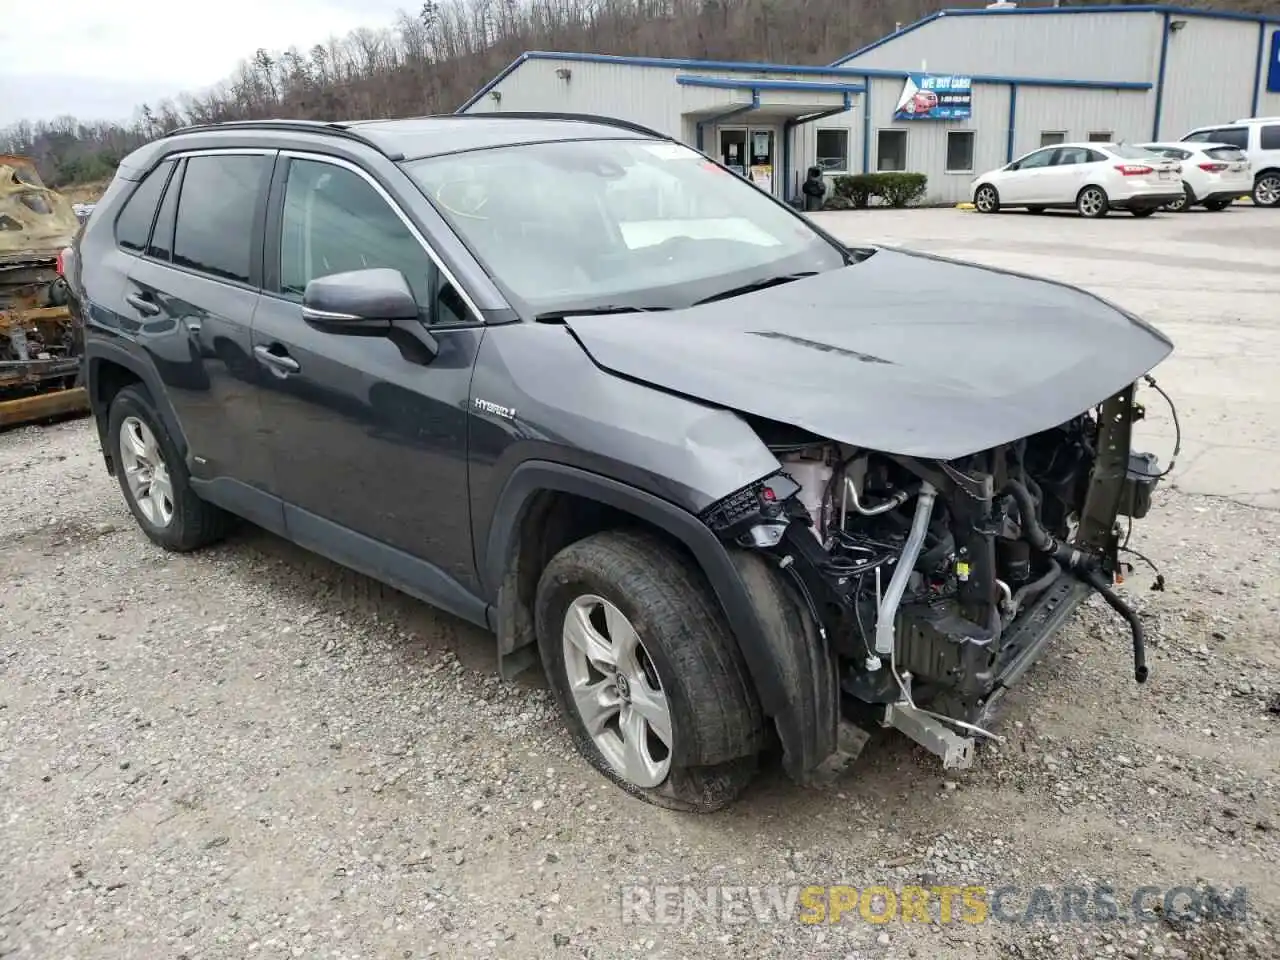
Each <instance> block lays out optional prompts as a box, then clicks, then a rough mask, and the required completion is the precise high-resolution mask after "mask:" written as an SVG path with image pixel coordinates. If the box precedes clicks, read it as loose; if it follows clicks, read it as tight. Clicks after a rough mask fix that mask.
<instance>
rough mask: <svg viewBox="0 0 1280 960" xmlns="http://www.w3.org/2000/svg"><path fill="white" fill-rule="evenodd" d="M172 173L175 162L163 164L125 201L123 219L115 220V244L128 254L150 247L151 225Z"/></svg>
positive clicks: (149, 174) (146, 177)
mask: <svg viewBox="0 0 1280 960" xmlns="http://www.w3.org/2000/svg"><path fill="white" fill-rule="evenodd" d="M171 169H173V161H172V160H169V161H166V162H165V163H162V164H160V166H158V167H156V168H155V169H154V170H152V171H151V172H150V173H148V174H147V175H146V176H145V177H143V178H142V182H141V183H139V184H138V186H137V187H136V188H134V191H133V193H132V194H130V195H129V199H128V200H126V201H125V204H124V207H123V209H121V211H120V216H119V217H118V218H117V219H116V243H118V244H120V246H122V247H124V248H125V249H126V250H133V251H135V252H141V250H142V249H143V248H144V247H145V246H146V245H147V237H148V235H150V233H151V221H152V220H154V219H155V217H156V207H157V206H158V205H159V203H160V194H162V193H163V192H164V185H165V183H166V182H167V181H168V179H169V171H170V170H171Z"/></svg>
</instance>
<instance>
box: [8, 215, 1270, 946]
mask: <svg viewBox="0 0 1280 960" xmlns="http://www.w3.org/2000/svg"><path fill="white" fill-rule="evenodd" d="M955 216H960V215H959V214H955ZM1126 225H1127V224H1126ZM0 475H2V476H3V477H4V478H5V480H6V483H5V484H4V485H3V486H0V585H2V586H0V824H2V825H3V826H2V829H0V956H6V957H7V956H10V955H12V956H15V957H40V958H63V957H66V958H72V957H74V958H81V957H111V958H125V957H130V958H147V960H151V958H179V957H185V958H191V960H195V958H243V957H251V956H263V957H325V958H330V957H331V958H355V957H364V958H393V957H404V958H411V957H424V956H458V957H544V958H553V957H565V958H612V957H724V956H734V955H736V956H743V957H762V958H763V957H796V956H815V957H826V956H830V957H834V958H849V957H857V958H877V960H880V958H883V960H896V958H905V957H919V958H922V960H950V958H962V957H963V958H970V957H978V958H988V957H990V958H996V957H1014V958H1026V960H1031V958H1036V960H1040V958H1044V960H1048V958H1076V957H1080V958H1094V957H1108V958H1110V957H1137V958H1146V957H1167V958H1178V957H1181V958H1188V960H1190V958H1209V957H1222V958H1243V957H1275V956H1277V955H1280V944H1278V943H1277V938H1278V937H1280V930H1278V929H1277V924H1276V920H1277V918H1280V879H1277V876H1278V874H1277V864H1278V861H1280V778H1278V773H1277V763H1276V756H1277V753H1276V741H1277V732H1278V731H1280V715H1278V714H1280V699H1278V698H1280V653H1278V652H1277V645H1276V628H1275V623H1276V617H1277V613H1278V612H1280V553H1278V552H1277V550H1276V547H1275V545H1276V544H1277V543H1280V512H1276V511H1274V510H1269V509H1262V508H1259V507H1256V506H1248V505H1244V504H1241V503H1236V502H1233V501H1232V500H1230V499H1227V498H1224V497H1220V496H1206V495H1198V494H1193V493H1189V492H1186V491H1184V490H1179V489H1177V488H1176V486H1170V487H1166V488H1163V489H1162V490H1161V491H1160V492H1159V494H1158V497H1157V502H1156V507H1155V509H1154V510H1153V513H1152V516H1151V518H1150V519H1149V520H1148V521H1147V522H1145V523H1144V524H1142V525H1141V527H1140V530H1139V532H1138V533H1137V534H1135V545H1136V546H1137V547H1138V548H1139V549H1140V550H1142V551H1143V552H1144V553H1146V554H1147V555H1148V556H1150V557H1151V558H1152V559H1153V560H1155V561H1156V562H1157V563H1158V564H1159V565H1160V566H1161V568H1162V569H1163V570H1164V573H1165V576H1166V578H1167V581H1168V589H1167V591H1166V592H1164V593H1158V592H1152V591H1151V590H1150V589H1149V586H1150V584H1151V582H1152V577H1151V575H1150V573H1149V572H1144V571H1142V570H1138V571H1135V572H1134V574H1133V575H1132V577H1131V578H1130V579H1129V580H1128V582H1127V584H1126V585H1125V587H1124V588H1123V589H1124V590H1125V592H1126V594H1127V595H1128V597H1129V598H1130V599H1131V601H1132V602H1133V603H1135V605H1137V606H1138V607H1139V609H1140V610H1141V611H1142V612H1143V613H1144V615H1145V616H1146V617H1147V618H1148V623H1149V625H1150V632H1151V640H1150V644H1151V646H1150V651H1149V662H1150V664H1151V667H1152V678H1151V680H1150V682H1149V683H1148V684H1147V685H1146V686H1145V687H1141V688H1140V687H1137V686H1135V684H1134V683H1133V682H1132V670H1131V663H1130V659H1129V648H1128V635H1127V632H1126V631H1125V630H1123V629H1122V627H1121V624H1120V623H1119V621H1118V620H1116V618H1115V617H1114V616H1113V615H1112V614H1111V613H1110V611H1109V610H1108V609H1107V608H1105V607H1102V606H1100V605H1096V604H1094V605H1090V606H1088V607H1086V609H1084V610H1083V612H1082V613H1081V614H1080V615H1079V616H1078V617H1077V618H1076V619H1075V620H1074V621H1073V623H1072V624H1071V625H1070V627H1069V628H1068V629H1067V631H1066V632H1065V634H1064V636H1063V638H1062V640H1061V642H1060V643H1058V644H1057V645H1056V647H1054V648H1053V650H1052V651H1051V652H1050V653H1049V654H1048V655H1047V656H1046V658H1045V659H1044V660H1043V661H1042V662H1041V664H1040V665H1039V666H1038V667H1037V668H1036V669H1035V670H1034V671H1033V672H1032V673H1031V674H1030V675H1029V676H1028V678H1027V679H1026V680H1024V682H1023V684H1022V685H1021V686H1020V687H1019V688H1018V689H1017V690H1016V691H1015V692H1014V693H1013V694H1012V695H1011V696H1010V697H1009V699H1008V701H1007V703H1008V706H1007V708H1006V711H1005V714H1004V716H1003V719H1002V722H1001V725H1000V728H999V729H1000V732H1001V733H1002V734H1004V735H1005V737H1006V739H1005V742H1004V743H1002V744H1000V745H998V746H991V747H987V748H986V749H984V750H983V751H982V754H981V758H980V763H979V764H978V765H977V766H976V767H975V768H974V769H972V770H970V771H965V772H963V773H960V774H956V775H950V774H948V775H946V776H944V774H943V771H942V770H941V769H940V767H939V766H938V764H937V762H936V760H934V759H933V758H932V757H930V756H928V755H927V754H925V753H924V752H923V751H921V750H919V749H917V748H915V747H914V746H913V745H911V744H910V743H909V742H906V741H905V740H903V739H901V738H899V737H897V736H895V735H890V734H886V735H884V736H882V737H877V738H875V739H873V740H872V741H871V743H870V744H869V745H868V746H867V748H866V750H865V751H864V753H863V755H862V757H861V758H860V759H859V761H858V762H857V764H856V765H855V767H854V768H853V769H852V770H851V771H849V772H848V773H846V774H845V775H844V776H843V778H842V779H841V780H839V781H838V782H836V783H835V784H833V785H832V786H830V787H829V788H825V789H822V790H801V789H798V788H796V787H794V786H793V785H791V784H790V783H789V782H788V781H787V780H786V779H785V778H784V777H783V776H782V775H781V773H780V772H778V771H776V770H769V771H766V773H765V775H764V776H762V778H761V779H760V780H759V782H758V783H757V784H756V785H755V786H754V787H753V788H752V789H751V790H750V791H749V792H748V794H747V795H746V796H745V797H744V798H743V799H742V801H741V802H739V803H738V804H737V805H736V806H734V807H733V808H732V809H731V810H729V811H728V812H726V813H724V814H721V815H717V816H710V817H690V816H684V815H679V814H674V813H669V812H666V811H662V810H658V809H656V808H653V807H650V806H647V805H645V804H643V803H640V802H638V801H635V800H633V799H631V798H629V797H628V796H626V795H625V794H623V793H622V792H621V791H619V790H617V789H616V788H614V787H612V786H610V785H608V784H607V783H605V782H604V781H603V780H602V778H600V777H598V776H597V775H596V774H594V773H593V772H591V771H590V770H589V769H588V768H587V766H586V765H585V763H584V762H582V761H580V760H579V759H578V758H577V756H576V754H575V753H574V752H573V750H572V747H571V745H570V742H569V739H568V737H567V736H566V734H565V733H564V732H563V731H562V730H561V725H560V722H559V719H558V718H557V716H556V714H555V710H554V707H553V705H552V703H551V701H550V698H549V697H548V695H547V693H546V691H545V689H544V684H543V682H542V681H541V679H540V678H534V679H531V680H528V681H525V682H521V683H516V684H504V683H501V682H499V681H498V680H497V678H496V676H495V675H494V672H493V668H494V661H493V651H492V641H491V640H490V639H488V638H486V637H485V636H484V635H482V634H481V633H479V632H478V631H476V630H474V629H472V628H470V627H468V626H465V625H463V624H461V623H459V622H457V621H454V620H452V619H449V618H447V617H444V616H442V615H438V614H435V613H433V612H432V611H430V610H429V609H427V608H425V607H423V606H421V605H419V604H417V603H414V602H413V601H411V600H408V599H407V598H404V597H401V596H399V595H397V594H395V593H394V592H392V591H390V590H386V589H384V588H381V587H380V586H378V585H377V584H374V583H372V582H371V581H369V580H366V579H364V578H362V577H359V576H355V575H352V574H349V573H347V572H345V571H342V570H340V569H338V568H337V567H335V566H333V565H331V564H329V563H327V562H325V561H322V560H320V559H318V558H315V557H312V556H309V555H307V554H305V553H303V552H302V551H300V550H298V549H296V548H294V547H292V546H290V545H288V544H285V543H283V542H282V541H280V540H278V539H276V538H274V537H272V536H270V535H268V534H266V533H263V532H261V531H256V530H253V529H252V528H249V529H245V530H242V531H241V532H239V533H237V534H236V535H235V536H234V537H233V538H232V539H231V540H229V541H228V542H227V543H225V544H223V545H221V546H219V547H217V548H214V549H211V550H208V551H205V552H203V553H200V554H196V555H189V556H177V555H170V554H166V553H164V552H163V551H161V550H159V549H158V548H155V547H153V546H152V545H151V544H150V543H149V542H148V541H147V540H145V538H144V537H143V536H142V535H141V533H140V532H139V531H138V530H137V529H136V527H135V525H134V524H133V522H132V519H131V517H130V516H129V514H128V513H127V511H126V509H125V507H124V504H123V501H122V498H121V495H120V491H119V489H118V487H117V486H116V485H115V482H114V481H113V480H112V479H111V478H109V477H107V475H106V473H105V471H104V470H103V468H102V464H101V458H100V455H99V453H98V452H97V450H96V444H95V439H94V435H93V431H92V429H91V427H90V425H89V423H88V422H87V421H79V422H73V423H64V424H61V425H56V426H52V427H44V428H25V429H19V430H15V431H11V432H9V433H7V434H4V435H0ZM1100 883H1102V884H1108V885H1109V886H1110V887H1112V888H1113V889H1114V890H1115V891H1116V899H1117V900H1118V901H1119V903H1120V905H1121V908H1122V909H1124V908H1125V907H1127V905H1128V903H1129V900H1130V895H1131V893H1132V892H1133V891H1135V890H1137V889H1138V888H1141V887H1144V886H1152V887H1156V888H1160V890H1165V889H1168V888H1173V887H1192V888H1197V889H1204V888H1206V887H1214V888H1217V889H1221V890H1234V889H1235V888H1238V887H1244V888H1246V889H1247V894H1246V897H1247V906H1248V910H1249V917H1248V920H1247V922H1245V923H1237V922H1233V921H1230V920H1223V919H1216V920H1215V919H1207V918H1206V919H1201V920H1200V921H1190V920H1183V919H1179V918H1177V917H1174V916H1163V917H1162V916H1158V915H1153V916H1152V917H1151V918H1150V922H1141V923H1140V922H1129V923H1119V922H1113V923H1104V922H1092V923H1089V922H1079V921H1078V920H1072V919H1070V918H1067V919H1065V920H1064V918H1063V917H1062V915H1061V913H1060V912H1052V911H1050V912H1045V911H1039V912H1037V913H1036V916H1037V917H1039V918H1040V919H1039V921H1038V922H1037V923H1033V924H1028V923H1020V922H1012V921H1010V920H998V921H997V920H991V921H989V922H985V923H976V924H975V923H966V922H961V921H960V920H958V919H956V918H954V917H953V918H952V921H951V922H935V923H918V922H917V923H904V922H898V921H896V920H895V921H892V922H889V923H887V924H882V925H877V924H874V923H870V922H867V921H866V920H864V919H863V918H861V917H859V916H858V911H856V910H855V911H852V912H851V913H850V914H849V915H848V916H846V917H845V918H844V920H843V921H842V922H840V923H838V924H837V923H819V924H812V925H808V924H804V923H799V922H797V920H796V916H797V910H796V909H795V908H794V907H788V906H787V904H786V901H785V898H786V897H787V895H788V888H791V887H797V886H808V885H834V884H844V885H852V886H856V887H858V888H864V887H868V886H887V887H889V888H891V889H894V890H901V888H904V887H911V886H916V885H923V886H926V887H934V886H943V885H945V886H956V887H965V886H985V887H987V888H988V889H994V888H998V887H1006V886H1012V887H1015V888H1017V891H1016V892H1015V893H1014V894H1013V895H1011V896H1010V897H1008V898H1007V905H1006V906H1005V908H1004V912H1003V916H1005V917H1009V916H1011V915H1013V914H1015V913H1018V912H1020V911H1022V910H1023V909H1024V908H1025V907H1026V906H1027V905H1028V904H1029V903H1039V901H1035V900H1032V899H1030V894H1031V890H1032V888H1033V887H1035V886H1036V885H1046V886H1048V887H1050V888H1051V890H1050V891H1049V893H1050V894H1051V895H1052V897H1053V898H1055V900H1056V902H1057V903H1058V906H1059V907H1060V906H1061V900H1062V889H1063V887H1064V886H1072V887H1086V888H1088V889H1092V888H1093V887H1094V886H1095V885H1097V884H1100ZM681 884H687V885H691V887H690V889H692V890H694V891H695V892H696V894H697V895H698V897H699V898H701V899H702V902H703V904H704V906H705V903H706V902H707V901H706V898H707V897H708V894H707V893H706V891H707V890H708V889H711V890H713V891H719V893H718V894H717V895H724V896H727V895H729V894H730V893H732V892H733V888H737V892H738V894H739V896H742V895H747V896H748V897H749V896H750V894H751V893H752V891H750V890H747V891H744V890H743V889H742V888H743V887H753V888H754V887H763V886H765V885H779V886H778V887H777V888H776V889H775V890H774V891H772V893H773V894H776V895H777V896H779V897H781V898H783V901H784V903H783V909H782V910H781V911H780V912H775V913H774V914H773V915H772V916H768V915H765V916H762V917H751V918H748V919H745V920H744V919H742V915H741V914H740V913H738V914H735V913H734V912H733V911H726V910H720V911H718V912H717V911H714V910H706V909H702V910H695V911H692V912H691V913H689V914H686V915H684V916H675V917H674V919H676V920H678V921H679V922H675V923H659V922H656V920H658V919H660V918H657V917H652V916H646V915H644V911H641V912H640V914H639V915H637V914H635V913H632V914H629V915H626V917H627V918H628V919H629V920H630V921H631V922H628V923H624V922H623V920H624V911H623V908H622V903H623V902H624V893H623V887H624V886H625V885H641V886H644V887H646V888H651V887H652V885H681ZM754 892H755V893H756V895H757V897H763V898H765V900H764V901H759V900H757V905H758V906H759V905H762V904H763V903H767V902H768V900H767V898H768V897H769V896H770V895H771V892H770V891H769V890H756V891H754ZM626 896H628V897H634V894H628V895H626ZM1184 899H1185V898H1184ZM628 902H631V903H635V902H637V901H636V900H634V899H631V900H629V901H628ZM749 902H750V901H749ZM1152 902H1154V900H1153V901H1152ZM877 903H878V902H877ZM876 905H877V904H872V906H876ZM1041 906H1043V903H1041ZM932 916H933V918H934V919H935V920H938V921H941V917H940V915H939V914H938V911H937V908H936V906H935V907H934V908H932ZM1093 916H1095V918H1096V916H1097V915H1096V913H1095V914H1093ZM668 918H672V917H671V915H670V914H668Z"/></svg>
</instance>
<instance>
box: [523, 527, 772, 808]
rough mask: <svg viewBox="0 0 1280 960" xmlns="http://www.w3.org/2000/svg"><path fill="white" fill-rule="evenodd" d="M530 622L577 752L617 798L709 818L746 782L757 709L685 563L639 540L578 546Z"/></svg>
mask: <svg viewBox="0 0 1280 960" xmlns="http://www.w3.org/2000/svg"><path fill="white" fill-rule="evenodd" d="M536 619H537V633H538V646H539V650H540V652H541V655H542V663H543V666H544V668H545V669H546V674H547V681H548V683H549V684H550V686H551V689H552V692H553V693H554V695H555V697H556V700H557V702H558V704H559V706H560V711H561V714H562V716H563V717H564V720H565V723H566V724H567V726H568V728H569V732H570V734H571V736H572V737H573V739H574V742H575V743H576V745H577V747H578V749H579V751H581V753H582V754H583V756H584V757H586V759H587V761H588V762H589V763H590V764H591V765H592V766H594V767H595V768H596V769H597V770H599V771H600V772H601V773H603V774H604V775H605V776H606V777H608V778H609V779H610V780H612V781H613V782H614V783H616V784H617V785H618V786H620V787H621V788H622V789H623V790H625V791H627V792H628V793H630V794H631V795H632V796H635V797H638V798H640V799H642V800H646V801H648V802H649V803H653V804H656V805H658V806H662V807H667V808H670V809H676V810H685V811H693V812H703V813H706V812H711V811H714V810H718V809H721V808H722V807H725V806H727V805H728V804H729V803H731V802H732V801H733V800H734V799H735V798H736V797H737V795H738V794H739V793H740V792H741V791H742V789H743V788H744V787H745V786H746V785H747V784H748V783H749V782H750V781H751V778H752V777H753V776H754V774H755V770H756V764H757V754H758V752H759V750H760V749H761V747H762V746H763V743H764V737H763V729H764V724H763V721H762V719H761V713H760V706H759V703H758V701H757V699H756V696H755V692H754V688H753V687H752V685H751V682H750V679H749V675H748V672H747V668H746V664H745V663H744V662H743V660H742V655H741V653H740V652H739V650H738V647H737V643H736V642H735V640H734V638H733V635H732V633H731V632H730V630H729V626H728V624H727V623H726V621H725V618H724V614H723V612H722V611H721V610H720V607H719V604H718V603H717V602H716V600H715V597H714V595H713V594H712V593H711V591H710V587H709V586H708V585H707V583H706V581H705V578H704V577H703V576H702V573H701V571H699V570H698V568H697V567H696V566H695V565H694V564H693V563H692V562H691V561H690V560H688V559H687V558H686V557H684V556H683V555H681V554H680V553H678V552H676V551H675V550H674V549H672V548H671V547H669V546H667V545H666V544H664V543H662V542H661V541H659V540H658V539H656V538H655V537H651V536H649V535H648V534H645V533H640V532H630V531H606V532H604V533H599V534H596V535H594V536H591V537H588V538H586V539H585V540H580V541H578V542H577V543H574V544H570V545H569V546H568V547H566V548H565V549H564V550H562V551H560V553H558V554H556V556H555V557H553V558H552V559H551V562H550V563H548V564H547V567H546V570H544V571H543V574H542V578H541V579H540V581H539V583H538V594H537V600H536Z"/></svg>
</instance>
